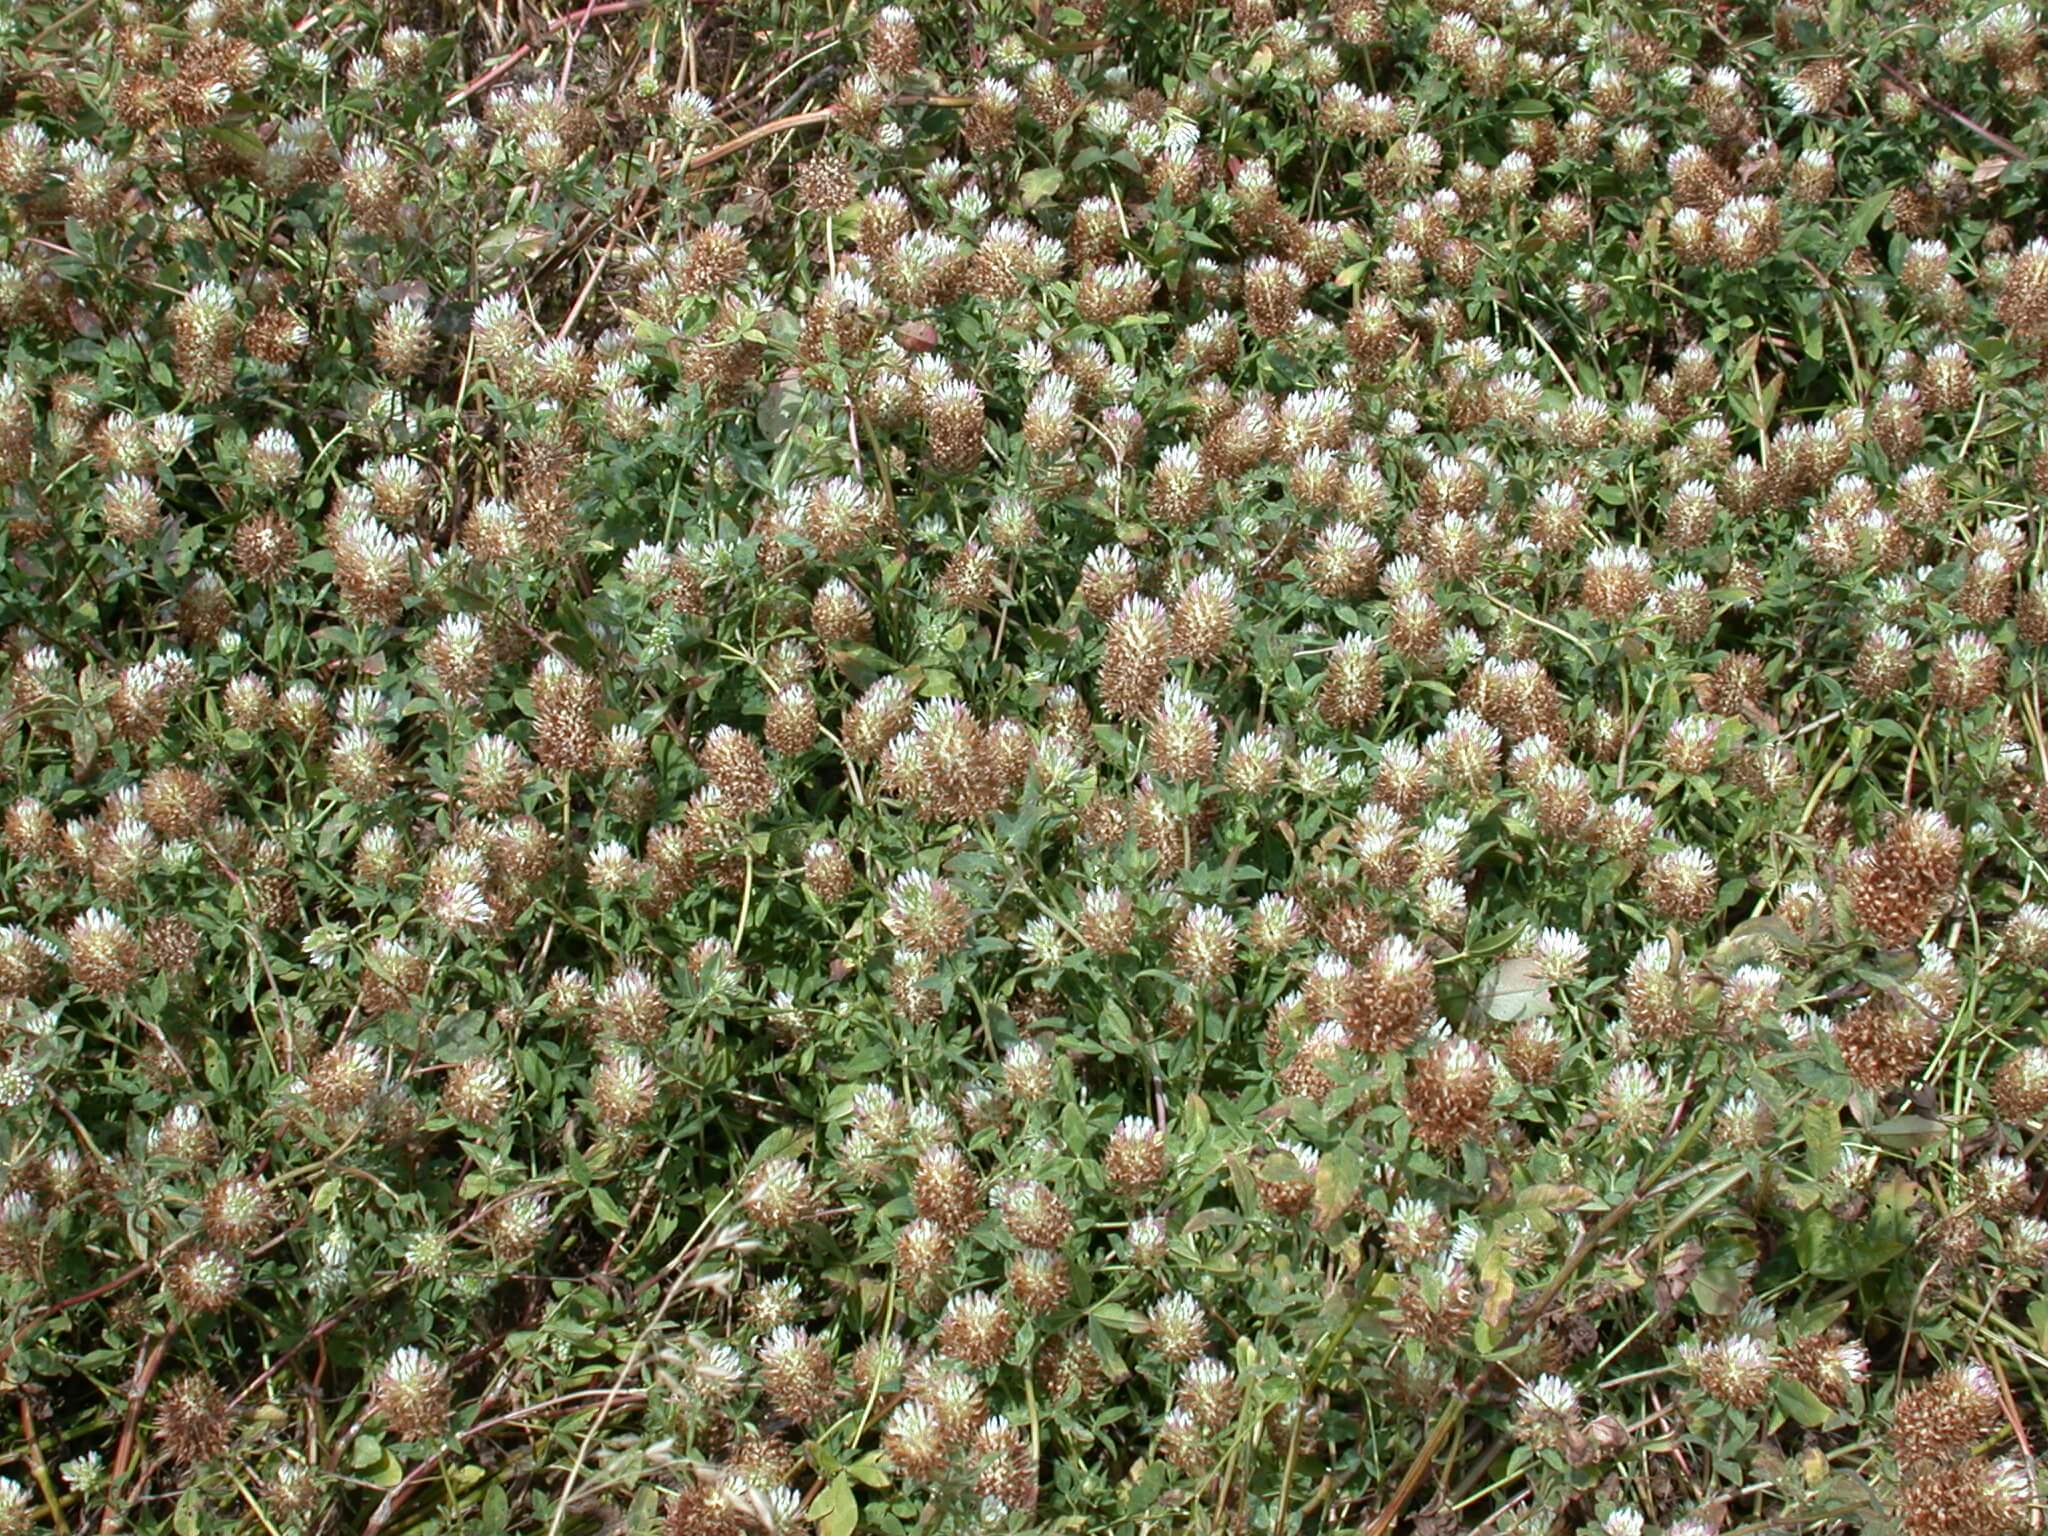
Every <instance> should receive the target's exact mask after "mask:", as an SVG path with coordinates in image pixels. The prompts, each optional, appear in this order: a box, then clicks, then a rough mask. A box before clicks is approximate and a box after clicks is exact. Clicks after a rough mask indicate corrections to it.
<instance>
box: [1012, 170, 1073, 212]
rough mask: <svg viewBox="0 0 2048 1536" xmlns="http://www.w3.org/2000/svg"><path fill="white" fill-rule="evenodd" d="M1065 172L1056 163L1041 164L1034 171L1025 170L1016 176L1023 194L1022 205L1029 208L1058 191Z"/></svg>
mask: <svg viewBox="0 0 2048 1536" xmlns="http://www.w3.org/2000/svg"><path fill="white" fill-rule="evenodd" d="M1065 177H1066V173H1065V172H1064V171H1062V170H1061V169H1060V168H1059V167H1058V166H1056V165H1049V166H1043V167H1041V168H1039V169H1038V170H1035V171H1026V172H1025V173H1024V174H1023V175H1022V176H1019V177H1018V178H1017V187H1018V190H1019V191H1020V192H1022V193H1023V196H1024V206H1025V207H1026V208H1030V207H1033V206H1035V205H1036V204H1039V203H1042V202H1044V201H1045V200H1046V199H1047V198H1048V197H1051V196H1052V195H1053V193H1055V192H1057V191H1059V189H1060V182H1061V181H1063V180H1064V179H1065Z"/></svg>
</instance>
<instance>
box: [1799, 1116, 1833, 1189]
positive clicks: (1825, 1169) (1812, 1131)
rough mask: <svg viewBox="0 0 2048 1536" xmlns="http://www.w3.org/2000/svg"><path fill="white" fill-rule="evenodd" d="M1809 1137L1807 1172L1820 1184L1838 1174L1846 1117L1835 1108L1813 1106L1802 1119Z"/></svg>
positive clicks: (1801, 1127)
mask: <svg viewBox="0 0 2048 1536" xmlns="http://www.w3.org/2000/svg"><path fill="white" fill-rule="evenodd" d="M1800 1130H1801V1131H1802V1133H1803V1134H1804V1135H1805V1137H1806V1171H1807V1172H1808V1173H1809V1174H1811V1175H1812V1176H1813V1177H1814V1178H1815V1179H1816V1180H1819V1179H1824V1178H1826V1177H1827V1176H1828V1175H1829V1174H1831V1173H1833V1172H1834V1171H1835V1159H1836V1158H1837V1157H1839V1156H1840V1155H1841V1151H1842V1114H1841V1111H1840V1110H1838V1109H1836V1108H1835V1106H1834V1105H1832V1104H1809V1105H1807V1106H1806V1113H1805V1114H1804V1115H1803V1116H1801V1117H1800Z"/></svg>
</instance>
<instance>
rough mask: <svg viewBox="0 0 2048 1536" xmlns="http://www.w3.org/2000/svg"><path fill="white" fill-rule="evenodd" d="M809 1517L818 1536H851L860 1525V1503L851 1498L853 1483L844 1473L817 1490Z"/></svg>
mask: <svg viewBox="0 0 2048 1536" xmlns="http://www.w3.org/2000/svg"><path fill="white" fill-rule="evenodd" d="M810 1517H811V1521H812V1523H813V1524H814V1525H816V1526H817V1528H818V1536H853V1531H854V1529H855V1528H856V1527H857V1526H858V1525H859V1524H860V1501H859V1500H858V1499H856V1498H855V1497H854V1496H853V1482H852V1480H851V1479H850V1478H848V1477H847V1475H846V1474H845V1473H844V1472H841V1473H840V1474H839V1475H838V1476H837V1477H835V1478H833V1479H832V1481H831V1482H829V1483H827V1484H826V1485H825V1486H824V1487H823V1488H821V1489H819V1490H818V1496H817V1497H816V1498H814V1499H812V1500H811V1508H810Z"/></svg>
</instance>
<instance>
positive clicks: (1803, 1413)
mask: <svg viewBox="0 0 2048 1536" xmlns="http://www.w3.org/2000/svg"><path fill="white" fill-rule="evenodd" d="M1771 1385H1772V1392H1773V1394H1774V1395H1775V1396H1776V1397H1777V1399H1778V1406H1779V1407H1780V1408H1782V1409H1784V1410H1785V1412H1786V1413H1788V1414H1790V1415H1791V1416H1792V1417H1793V1418H1794V1419H1796V1420H1797V1421H1798V1422H1799V1423H1801V1424H1804V1425H1805V1426H1806V1427H1807V1428H1808V1429H1819V1428H1820V1427H1821V1426H1822V1425H1823V1424H1825V1423H1827V1421H1828V1420H1829V1419H1830V1418H1832V1417H1833V1416H1834V1410H1833V1409H1831V1408H1830V1407H1828V1405H1827V1404H1826V1403H1824V1402H1822V1401H1821V1400H1820V1399H1819V1398H1818V1397H1815V1396H1814V1395H1813V1389H1812V1388H1811V1387H1809V1386H1807V1385H1806V1384H1805V1383H1804V1382H1801V1381H1794V1380H1793V1379H1792V1378H1791V1377H1789V1376H1780V1377H1778V1378H1777V1380H1776V1381H1774V1382H1773V1383H1772V1384H1771Z"/></svg>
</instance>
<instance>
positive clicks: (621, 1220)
mask: <svg viewBox="0 0 2048 1536" xmlns="http://www.w3.org/2000/svg"><path fill="white" fill-rule="evenodd" d="M590 1214H591V1215H593V1216H595V1217H596V1218H597V1219H598V1220H599V1221H600V1222H602V1223H603V1224H604V1225H606V1226H608V1227H623V1226H625V1224H626V1213H625V1212H624V1211H622V1210H620V1209H619V1203H618V1202H617V1201H616V1200H614V1199H612V1197H611V1196H610V1195H608V1194H606V1193H605V1191H604V1189H603V1187H602V1186H601V1185H597V1184H593V1185H591V1186H590Z"/></svg>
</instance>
